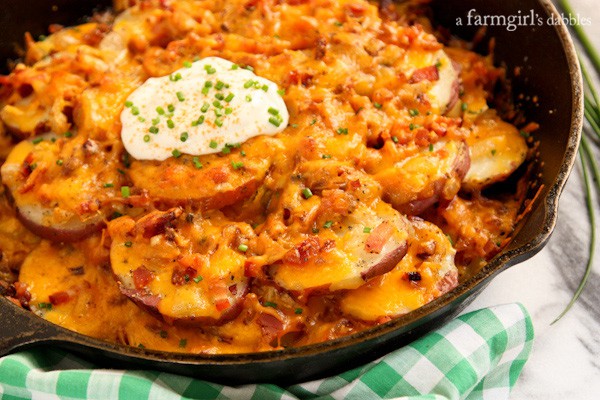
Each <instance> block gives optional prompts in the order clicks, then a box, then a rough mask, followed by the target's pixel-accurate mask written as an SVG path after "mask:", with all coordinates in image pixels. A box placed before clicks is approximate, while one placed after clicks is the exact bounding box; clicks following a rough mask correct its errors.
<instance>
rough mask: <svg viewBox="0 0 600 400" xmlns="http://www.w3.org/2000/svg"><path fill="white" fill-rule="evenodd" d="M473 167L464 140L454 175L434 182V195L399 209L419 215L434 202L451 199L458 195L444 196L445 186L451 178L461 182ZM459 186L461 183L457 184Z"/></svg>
mask: <svg viewBox="0 0 600 400" xmlns="http://www.w3.org/2000/svg"><path fill="white" fill-rule="evenodd" d="M470 167H471V157H470V155H469V148H468V146H467V144H466V143H464V142H463V144H462V149H461V151H460V153H459V155H458V156H457V157H456V160H455V161H454V164H453V166H452V173H453V175H454V176H451V177H450V178H445V179H439V180H438V181H436V182H434V184H433V185H434V189H433V195H432V196H430V197H426V198H423V199H417V200H413V201H411V202H409V203H406V204H404V205H400V206H397V207H396V208H397V209H398V211H400V212H402V213H404V214H406V215H419V214H422V213H423V212H424V211H425V210H427V209H428V208H429V207H431V206H433V205H434V204H436V203H438V202H440V201H443V200H446V201H450V200H452V198H453V197H454V195H456V193H453V194H452V196H450V198H447V197H448V196H444V187H445V185H446V184H447V182H448V180H449V179H458V180H459V181H460V182H462V180H463V179H464V178H465V176H466V175H467V172H469V168H470ZM457 186H459V185H457Z"/></svg>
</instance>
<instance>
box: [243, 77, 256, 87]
mask: <svg viewBox="0 0 600 400" xmlns="http://www.w3.org/2000/svg"><path fill="white" fill-rule="evenodd" d="M252 85H254V81H253V80H252V79H250V80H249V81H246V83H244V89H248V88H249V87H250V86H252Z"/></svg>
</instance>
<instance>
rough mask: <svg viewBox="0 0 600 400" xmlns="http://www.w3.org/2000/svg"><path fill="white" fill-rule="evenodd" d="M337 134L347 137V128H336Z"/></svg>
mask: <svg viewBox="0 0 600 400" xmlns="http://www.w3.org/2000/svg"><path fill="white" fill-rule="evenodd" d="M337 133H338V135H347V134H348V128H338V129H337Z"/></svg>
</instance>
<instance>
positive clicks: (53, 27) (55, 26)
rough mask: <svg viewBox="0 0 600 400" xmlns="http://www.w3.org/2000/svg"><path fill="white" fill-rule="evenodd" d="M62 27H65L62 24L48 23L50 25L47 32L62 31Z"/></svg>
mask: <svg viewBox="0 0 600 400" xmlns="http://www.w3.org/2000/svg"><path fill="white" fill-rule="evenodd" d="M63 29H65V27H64V26H63V25H60V24H50V26H49V27H48V32H50V34H53V33H56V32H59V31H62V30H63Z"/></svg>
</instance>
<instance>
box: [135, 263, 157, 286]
mask: <svg viewBox="0 0 600 400" xmlns="http://www.w3.org/2000/svg"><path fill="white" fill-rule="evenodd" d="M152 279H154V274H153V273H152V271H150V270H148V269H147V268H146V267H139V268H137V269H135V270H134V271H133V284H134V285H135V288H136V289H138V290H139V289H142V288H144V287H146V285H148V284H149V283H150V282H152Z"/></svg>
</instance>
